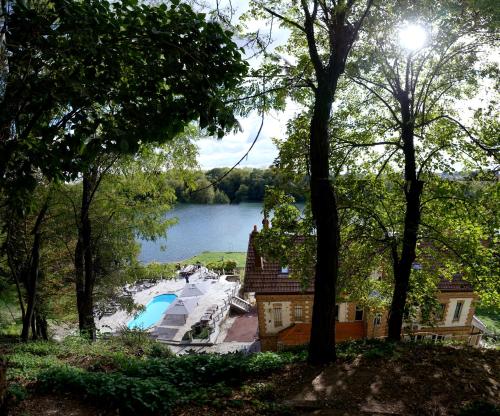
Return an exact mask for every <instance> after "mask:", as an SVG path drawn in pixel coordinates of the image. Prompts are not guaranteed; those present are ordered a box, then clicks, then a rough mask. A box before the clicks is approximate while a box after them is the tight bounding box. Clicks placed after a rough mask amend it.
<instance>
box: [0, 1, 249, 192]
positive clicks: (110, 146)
mask: <svg viewBox="0 0 500 416" xmlns="http://www.w3.org/2000/svg"><path fill="white" fill-rule="evenodd" d="M169 6H170V7H168V6H166V5H160V6H155V5H147V4H142V3H139V2H135V1H133V2H123V3H120V2H114V3H111V2H108V1H104V0H98V1H93V2H81V1H66V0H53V1H50V2H48V4H47V5H46V4H44V3H40V4H39V3H36V2H35V3H31V2H28V3H26V2H14V3H13V8H9V10H8V14H7V15H6V16H5V17H4V18H5V25H6V28H8V29H7V33H8V35H7V39H6V42H5V45H6V47H7V50H6V51H5V52H6V55H5V56H7V57H8V59H5V60H4V61H2V65H5V66H6V65H8V68H9V70H8V71H3V68H2V71H1V73H2V95H1V96H0V99H1V101H0V104H1V105H0V107H2V109H4V108H5V109H6V111H2V112H1V113H0V131H1V132H2V133H1V134H2V137H3V135H9V134H11V133H13V136H12V137H10V140H7V137H5V138H4V139H3V140H2V141H1V143H2V148H1V151H0V154H1V155H2V156H1V158H0V179H1V180H2V183H1V185H5V183H4V182H3V181H4V179H6V174H7V173H8V174H9V179H13V183H12V187H11V188H10V189H14V184H15V183H17V185H19V186H20V187H22V188H23V189H26V188H28V189H30V188H31V187H32V186H33V184H34V176H33V175H34V174H35V172H38V171H39V170H41V171H42V172H43V174H45V175H46V176H48V177H50V178H56V179H57V178H61V177H63V178H75V177H76V175H77V174H78V172H80V171H81V168H82V165H83V166H85V164H86V162H88V161H92V160H93V159H94V157H95V156H96V155H99V154H101V153H102V152H103V151H105V152H113V153H134V152H135V151H136V150H137V149H138V145H139V143H158V142H165V141H166V140H170V139H172V138H173V137H175V136H177V135H178V134H179V133H181V132H182V131H183V130H184V128H185V126H186V125H187V124H189V123H190V122H192V121H198V123H199V125H200V127H201V128H202V129H205V130H206V131H207V132H208V133H209V134H210V135H216V136H218V137H221V136H222V135H223V134H224V133H225V132H226V131H228V130H230V129H231V128H232V127H233V126H234V125H235V123H236V119H235V116H234V111H233V109H232V108H230V107H229V106H228V104H227V100H228V98H229V97H231V96H232V94H233V93H234V90H235V89H236V87H237V86H238V83H239V81H240V79H241V77H242V76H243V75H244V74H245V73H246V69H247V64H246V63H244V62H243V61H242V59H241V51H240V49H239V48H238V46H237V45H236V44H235V43H234V42H233V41H232V33H231V32H230V31H227V30H224V29H223V28H222V27H221V26H220V25H219V24H217V23H215V22H212V21H208V20H207V19H205V15H203V14H199V13H196V12H194V11H193V10H192V9H191V8H190V7H189V6H188V5H186V4H181V3H178V2H172V3H171V4H170V5H169ZM54 22H57V24H54ZM89 28H92V30H89ZM4 76H5V79H4ZM26 86H29V87H28V88H26ZM14 109H22V111H21V113H19V111H17V110H14ZM14 114H16V115H14ZM14 123H15V126H14ZM96 133H98V134H97V135H96ZM91 137H92V140H91V139H90V138H91ZM7 141H8V142H9V145H8V146H7V145H5V143H6V142H7ZM75 165H77V166H76V168H75Z"/></svg>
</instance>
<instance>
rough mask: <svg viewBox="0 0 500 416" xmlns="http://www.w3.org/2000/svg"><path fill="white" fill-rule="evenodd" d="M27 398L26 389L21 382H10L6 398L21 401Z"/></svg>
mask: <svg viewBox="0 0 500 416" xmlns="http://www.w3.org/2000/svg"><path fill="white" fill-rule="evenodd" d="M27 398H28V391H27V390H26V387H25V386H23V385H22V384H17V383H11V384H9V386H8V387H7V400H8V401H12V402H21V401H23V400H25V399H27Z"/></svg>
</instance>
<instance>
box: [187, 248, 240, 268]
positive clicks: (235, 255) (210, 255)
mask: <svg viewBox="0 0 500 416" xmlns="http://www.w3.org/2000/svg"><path fill="white" fill-rule="evenodd" d="M222 258H224V260H225V261H227V260H232V261H235V262H236V264H237V267H238V268H243V267H245V261H246V259H247V253H245V252H241V251H204V252H203V253H200V254H198V255H197V256H194V257H191V258H190V259H186V260H183V261H182V262H181V263H182V264H194V263H196V262H197V261H199V262H200V263H201V264H204V265H205V264H208V263H216V262H218V261H220V260H221V259H222Z"/></svg>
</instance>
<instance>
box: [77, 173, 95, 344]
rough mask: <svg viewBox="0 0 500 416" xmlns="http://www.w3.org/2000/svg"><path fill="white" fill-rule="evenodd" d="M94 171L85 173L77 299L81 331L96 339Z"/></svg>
mask: <svg viewBox="0 0 500 416" xmlns="http://www.w3.org/2000/svg"><path fill="white" fill-rule="evenodd" d="M94 182H95V175H94V174H93V173H90V174H87V173H86V174H84V175H83V188H82V205H81V210H80V225H79V227H78V241H77V244H76V248H75V273H76V300H77V309H78V322H79V328H80V332H81V333H82V334H83V335H85V336H86V337H88V338H90V339H92V340H94V339H95V336H96V328H95V321H94V302H93V300H94V298H93V293H94V284H95V271H94V256H93V248H92V224H91V221H90V217H89V211H90V204H91V202H92V196H93V195H92V192H93V188H94V186H95V183H94Z"/></svg>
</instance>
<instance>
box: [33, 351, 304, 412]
mask: <svg viewBox="0 0 500 416" xmlns="http://www.w3.org/2000/svg"><path fill="white" fill-rule="evenodd" d="M303 359H304V356H303V355H302V356H300V355H297V354H292V353H283V354H276V353H262V354H255V355H250V356H248V355H243V354H240V353H236V354H227V355H215V354H193V355H184V356H174V357H170V358H162V359H158V358H147V359H139V358H132V357H128V359H122V358H120V357H119V356H115V358H114V359H113V360H112V361H107V362H106V366H108V367H109V366H111V367H113V368H114V370H113V372H111V373H109V372H108V373H106V372H99V371H98V372H88V371H83V370H81V369H77V368H72V367H68V366H59V368H50V369H48V370H47V371H44V372H43V373H42V374H40V375H39V376H38V386H39V388H40V389H41V390H42V391H57V392H75V393H77V392H78V393H81V392H84V393H85V394H86V395H87V396H88V397H90V398H91V399H93V400H95V401H96V402H98V403H100V404H101V405H103V406H107V407H110V408H118V409H120V411H121V412H124V413H125V414H157V413H161V414H170V413H171V412H172V411H173V410H174V409H175V406H178V405H181V404H185V403H193V404H196V405H208V404H211V405H212V406H217V403H218V402H219V401H220V400H222V399H224V398H225V397H228V396H229V395H230V393H231V389H230V388H229V387H228V386H229V385H239V384H241V383H242V382H243V381H244V380H246V379H248V378H250V377H254V376H260V375H265V374H269V373H270V372H273V371H276V370H278V369H280V368H282V367H283V366H285V365H286V364H290V363H293V362H297V361H302V360H303ZM98 368H99V367H94V369H98ZM269 394H271V393H269ZM265 395H266V394H265V393H262V394H261V396H265ZM214 400H215V401H217V402H216V403H213V401H214ZM226 404H227V405H228V406H232V407H238V403H236V402H232V401H230V402H228V403H226ZM221 405H222V403H221Z"/></svg>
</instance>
